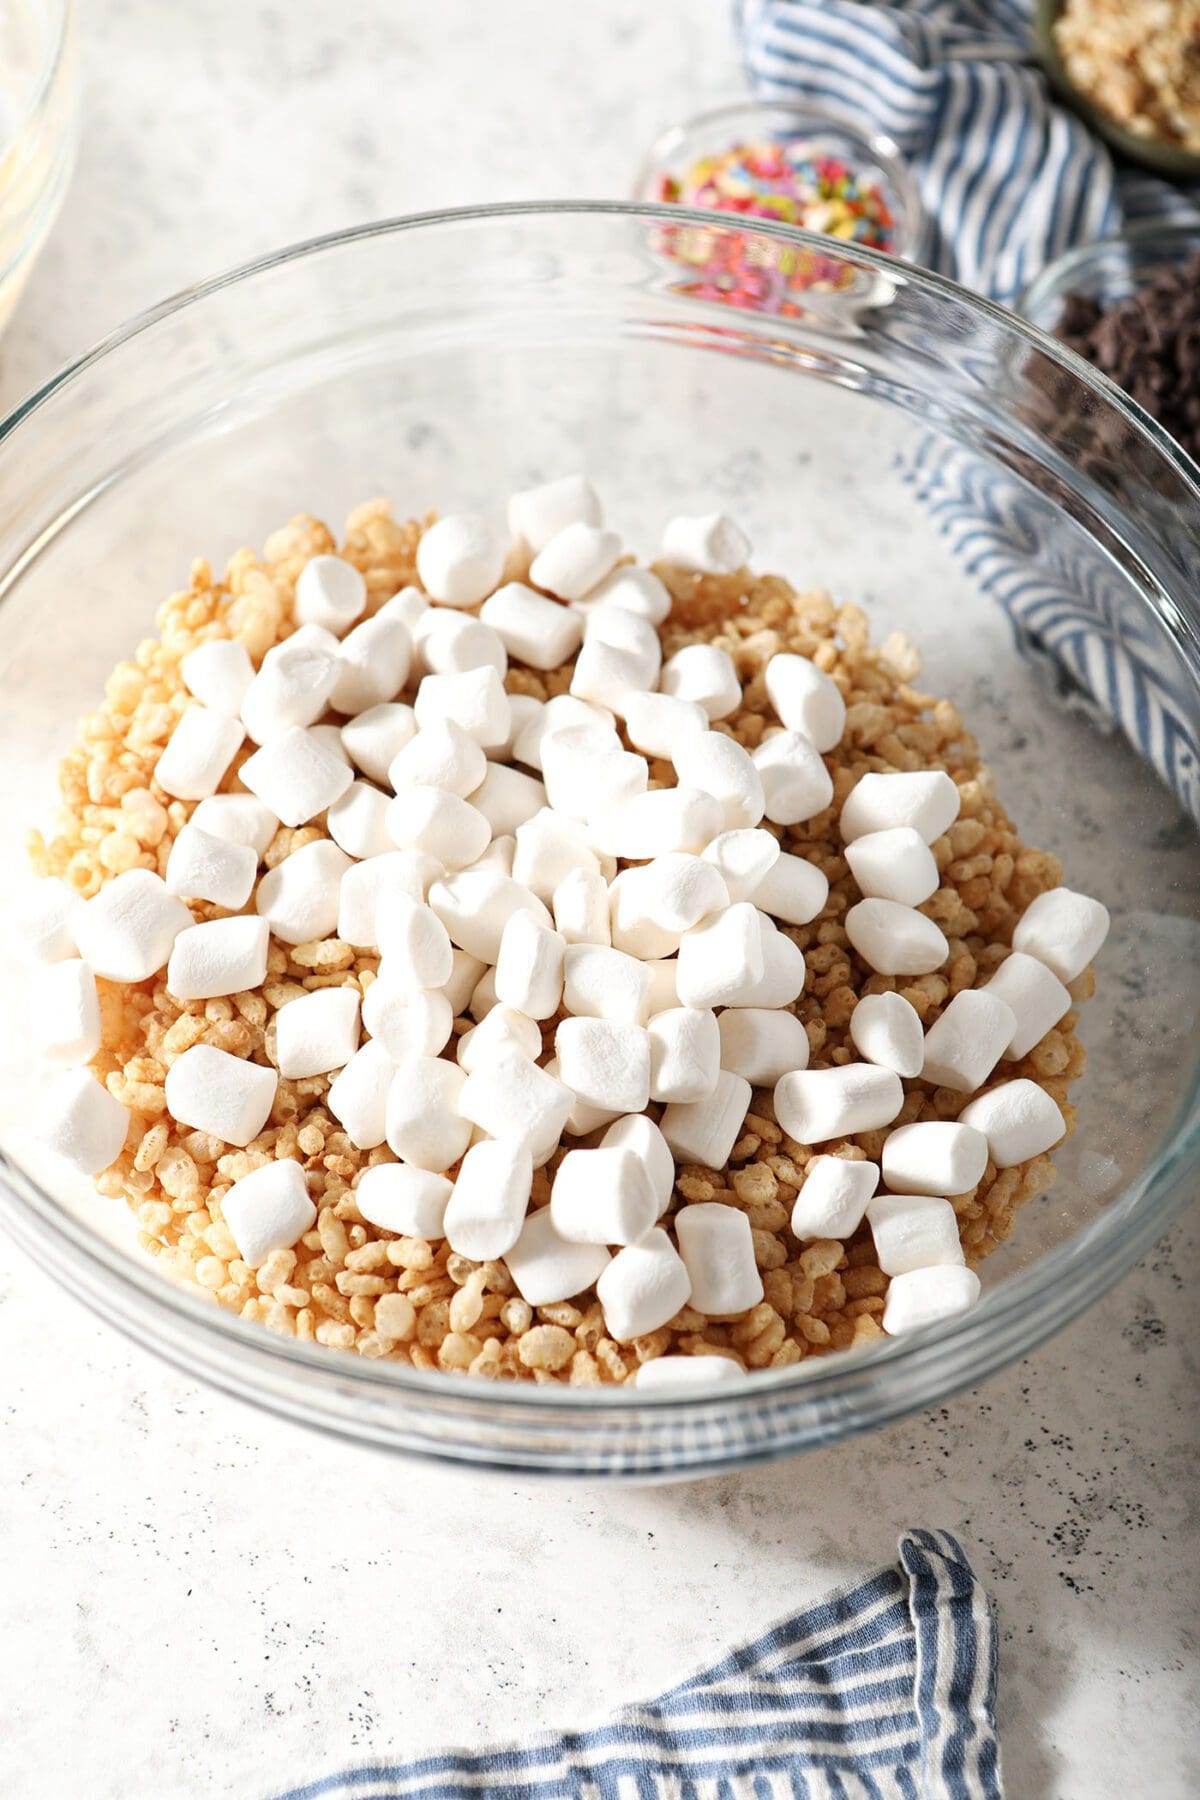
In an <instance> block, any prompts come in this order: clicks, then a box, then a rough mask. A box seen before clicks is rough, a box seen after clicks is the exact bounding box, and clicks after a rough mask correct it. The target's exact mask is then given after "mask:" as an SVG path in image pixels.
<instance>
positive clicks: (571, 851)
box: [513, 807, 607, 900]
mask: <svg viewBox="0 0 1200 1800" xmlns="http://www.w3.org/2000/svg"><path fill="white" fill-rule="evenodd" d="M516 839H517V848H516V853H515V855H514V856H513V875H514V878H515V879H516V880H517V881H520V882H522V883H523V884H524V886H525V887H527V888H529V890H530V891H531V892H532V893H534V894H536V895H537V897H538V899H539V900H550V899H552V898H553V895H554V893H555V890H556V889H557V887H558V886H559V884H560V882H561V881H562V880H563V879H564V877H565V876H567V875H569V874H570V873H571V872H572V871H573V870H576V869H579V870H583V871H585V872H587V873H588V874H592V875H599V873H600V864H599V861H598V859H597V857H596V853H595V851H594V850H592V849H591V848H590V846H589V845H588V844H587V843H586V841H585V840H584V837H583V835H582V830H581V827H580V826H579V825H578V823H577V822H576V821H574V820H572V819H566V818H564V817H563V816H562V814H561V813H556V812H553V811H552V810H551V809H550V808H549V807H543V808H542V809H541V810H540V811H539V812H536V813H534V815H533V817H532V818H531V819H526V820H524V821H523V822H522V823H521V824H520V825H518V826H517V829H516ZM606 892H607V885H606Z"/></svg>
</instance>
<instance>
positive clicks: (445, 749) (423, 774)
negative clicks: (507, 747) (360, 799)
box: [388, 719, 488, 799]
mask: <svg viewBox="0 0 1200 1800" xmlns="http://www.w3.org/2000/svg"><path fill="white" fill-rule="evenodd" d="M487 767H488V764H487V757H486V756H485V755H484V754H483V751H482V749H481V748H480V746H479V745H478V744H477V743H476V742H475V739H474V738H473V737H470V736H468V734H467V733H466V732H465V731H464V730H463V728H462V726H461V725H456V724H455V723H454V720H453V719H439V720H437V721H436V722H435V723H434V724H432V725H427V726H426V727H425V728H424V729H423V730H421V731H418V732H417V734H416V736H415V737H412V738H410V739H409V741H408V742H407V744H405V745H404V747H403V749H401V750H400V752H399V753H398V755H397V756H396V757H395V759H394V761H393V762H392V763H391V765H390V767H389V769H388V780H389V781H390V782H391V784H392V787H393V788H394V789H395V791H396V793H397V794H403V793H404V792H405V791H406V790H407V789H408V788H410V787H414V786H419V787H436V788H443V789H444V790H445V791H446V793H448V794H457V795H458V796H459V798H460V799H465V798H466V796H467V795H468V794H469V793H471V792H472V791H473V790H474V789H475V788H477V787H478V786H479V784H480V782H481V781H482V780H483V778H484V776H485V775H486V774H487Z"/></svg>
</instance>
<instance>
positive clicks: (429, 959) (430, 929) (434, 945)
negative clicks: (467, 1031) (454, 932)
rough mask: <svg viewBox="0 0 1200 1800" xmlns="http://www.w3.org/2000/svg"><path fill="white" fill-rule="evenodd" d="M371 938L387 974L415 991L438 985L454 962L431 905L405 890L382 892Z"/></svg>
mask: <svg viewBox="0 0 1200 1800" xmlns="http://www.w3.org/2000/svg"><path fill="white" fill-rule="evenodd" d="M375 938H376V942H377V943H378V945H379V952H380V955H381V956H382V957H383V959H384V965H385V967H386V970H387V973H388V976H389V978H390V979H391V980H392V981H393V982H395V983H396V984H397V985H399V986H403V987H406V988H408V989H409V991H410V992H413V993H415V992H416V991H417V990H418V989H420V988H440V987H441V986H442V984H443V982H446V981H449V979H450V974H451V970H452V969H453V966H454V957H453V953H452V951H451V948H450V938H449V936H448V934H447V932H446V927H445V926H444V925H443V924H442V921H441V920H440V919H439V918H438V916H437V914H436V913H435V912H434V910H433V908H432V907H431V906H428V905H426V904H425V903H424V902H423V901H420V900H414V899H413V898H412V897H411V895H409V894H402V893H399V892H396V891H394V890H393V891H391V892H388V893H385V894H384V895H383V896H382V897H381V898H380V901H379V905H378V907H377V908H376V913H375Z"/></svg>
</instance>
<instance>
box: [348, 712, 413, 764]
mask: <svg viewBox="0 0 1200 1800" xmlns="http://www.w3.org/2000/svg"><path fill="white" fill-rule="evenodd" d="M416 730H417V719H416V714H415V713H414V712H413V709H412V707H411V706H404V705H403V704H402V703H401V702H400V701H398V700H397V701H386V702H385V703H384V704H383V705H381V706H369V707H368V708H367V710H366V712H360V713H359V715H358V717H357V718H355V719H347V721H346V723H345V724H344V725H343V726H342V745H343V748H344V749H345V751H346V754H347V756H348V757H349V758H350V760H351V762H352V763H354V765H355V766H356V768H359V769H361V770H362V772H363V774H364V775H368V776H369V777H370V778H371V780H372V781H380V782H382V781H387V780H388V779H389V772H390V770H391V766H392V764H393V762H394V761H395V760H396V758H397V757H398V756H399V754H400V752H401V750H403V748H404V746H405V744H409V743H411V742H412V740H413V738H414V736H415V735H416Z"/></svg>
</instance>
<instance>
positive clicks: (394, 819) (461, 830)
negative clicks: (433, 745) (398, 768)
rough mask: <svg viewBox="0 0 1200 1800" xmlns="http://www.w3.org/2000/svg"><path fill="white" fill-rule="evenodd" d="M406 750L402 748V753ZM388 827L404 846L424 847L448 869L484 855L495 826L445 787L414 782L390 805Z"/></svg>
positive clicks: (424, 849)
mask: <svg viewBox="0 0 1200 1800" xmlns="http://www.w3.org/2000/svg"><path fill="white" fill-rule="evenodd" d="M401 754H403V752H402V753H401ZM387 828H388V831H389V832H390V834H391V837H392V841H393V843H396V844H398V845H399V846H400V848H401V849H402V850H423V851H424V852H425V854H426V855H427V856H432V857H436V859H437V861H438V862H440V863H441V865H442V867H443V868H445V869H463V868H465V867H466V865H467V864H468V863H473V862H474V861H475V859H476V857H478V856H482V855H483V852H484V851H485V850H486V849H487V847H488V844H489V843H490V841H491V836H492V828H491V826H490V825H489V824H488V822H487V820H486V819H485V818H484V816H483V814H482V813H481V812H477V811H476V809H475V808H474V807H473V806H472V805H470V803H469V802H468V801H466V800H460V799H459V797H458V795H457V794H451V793H449V792H447V790H446V789H445V788H439V787H425V786H423V785H422V784H420V783H417V782H414V783H413V785H412V786H411V787H402V788H401V790H400V792H399V794H397V796H396V798H395V799H394V800H392V801H391V802H390V803H389V805H388V809H387Z"/></svg>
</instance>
